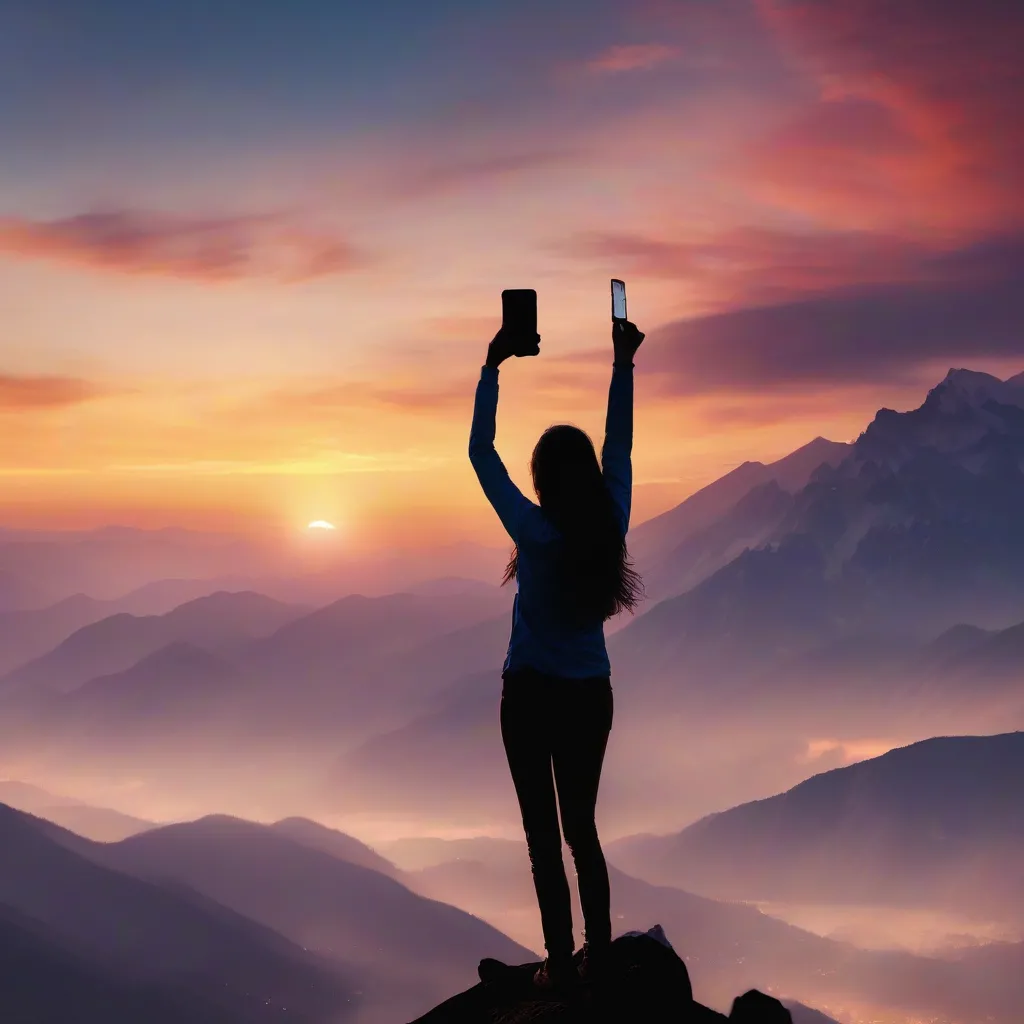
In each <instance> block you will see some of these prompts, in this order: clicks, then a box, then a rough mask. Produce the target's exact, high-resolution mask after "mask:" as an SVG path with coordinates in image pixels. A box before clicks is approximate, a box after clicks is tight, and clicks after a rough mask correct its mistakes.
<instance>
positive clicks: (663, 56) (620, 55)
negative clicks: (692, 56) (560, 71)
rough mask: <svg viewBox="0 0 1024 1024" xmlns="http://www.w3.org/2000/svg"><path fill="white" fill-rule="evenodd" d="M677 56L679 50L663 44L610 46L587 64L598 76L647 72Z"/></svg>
mask: <svg viewBox="0 0 1024 1024" xmlns="http://www.w3.org/2000/svg"><path fill="white" fill-rule="evenodd" d="M678 56H679V49H678V48H677V47H675V46H667V45H665V44H664V43H633V44H630V45H620V46H611V47H609V48H608V49H607V50H605V51H604V52H603V53H600V54H598V55H597V56H596V57H594V58H592V59H591V60H589V61H588V62H587V67H588V69H589V70H591V71H594V72H596V73H598V74H617V73H618V72H621V71H647V70H649V69H650V68H654V67H657V66H658V65H659V64H664V63H666V62H667V61H670V60H674V59H675V58H676V57H678Z"/></svg>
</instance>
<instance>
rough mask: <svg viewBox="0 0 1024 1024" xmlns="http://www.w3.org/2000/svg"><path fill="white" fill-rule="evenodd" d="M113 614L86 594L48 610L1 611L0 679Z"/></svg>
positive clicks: (77, 595)
mask: <svg viewBox="0 0 1024 1024" xmlns="http://www.w3.org/2000/svg"><path fill="white" fill-rule="evenodd" d="M111 611H112V609H110V607H109V606H108V604H107V603H106V602H104V601H96V600H94V599H93V598H91V597H86V595H85V594H76V595H74V596H72V597H68V598H65V599H64V600H63V601H58V602H57V603H56V604H51V605H47V606H46V607H44V608H32V609H27V610H26V609H22V610H18V611H0V677H2V676H3V675H6V674H7V673H8V672H10V671H11V670H12V669H15V668H17V667H18V666H19V665H22V664H24V663H25V662H27V661H31V660H32V659H33V658H37V657H39V656H40V655H43V654H45V653H46V652H47V651H49V650H50V649H51V648H53V647H55V646H56V645H57V644H59V643H60V642H61V641H62V640H65V639H66V638H67V637H69V636H70V635H71V634H72V633H74V632H75V631H76V630H78V629H81V628H82V626H87V625H89V624H90V623H92V622H95V621H96V620H97V619H101V618H103V617H104V616H106V615H109V614H110V612H111Z"/></svg>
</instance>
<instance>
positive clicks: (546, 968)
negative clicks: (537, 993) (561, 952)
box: [533, 956, 579, 992]
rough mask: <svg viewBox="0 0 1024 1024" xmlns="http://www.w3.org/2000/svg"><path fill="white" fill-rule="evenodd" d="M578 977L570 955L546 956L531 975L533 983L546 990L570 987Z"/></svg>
mask: <svg viewBox="0 0 1024 1024" xmlns="http://www.w3.org/2000/svg"><path fill="white" fill-rule="evenodd" d="M578 979H579V975H578V974H577V972H576V967H575V965H574V964H573V962H572V957H571V956H569V957H550V956H549V957H548V958H547V960H545V961H544V963H542V964H541V965H540V967H538V968H537V970H536V971H535V972H534V975H533V983H534V985H536V986H537V988H540V989H544V991H546V992H552V991H558V990H561V989H565V988H568V987H570V986H571V985H572V984H573V982H575V981H577V980H578Z"/></svg>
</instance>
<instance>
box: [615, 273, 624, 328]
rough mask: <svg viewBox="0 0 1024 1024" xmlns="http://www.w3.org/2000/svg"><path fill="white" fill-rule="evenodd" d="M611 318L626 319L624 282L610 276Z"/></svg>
mask: <svg viewBox="0 0 1024 1024" xmlns="http://www.w3.org/2000/svg"><path fill="white" fill-rule="evenodd" d="M612 319H613V320H625V319H626V282H625V281H618V280H616V279H615V278H614V277H613V278H612Z"/></svg>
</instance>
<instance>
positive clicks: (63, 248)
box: [0, 210, 360, 282]
mask: <svg viewBox="0 0 1024 1024" xmlns="http://www.w3.org/2000/svg"><path fill="white" fill-rule="evenodd" d="M0 252H3V253H7V254H9V255H14V256H18V257H22V258H24V259H38V260H50V261H54V262H61V263H70V264H75V265H79V266H84V267H90V268H94V269H97V270H104V271H109V272H112V273H120V274H145V275H158V276H166V277H181V278H188V279H191V280H197V281H210V282H215V281H232V280H238V279H241V278H273V279H277V280H282V281H303V280H309V279H311V278H316V277H323V276H326V275H330V274H338V273H343V272H345V271H347V270H351V269H353V268H354V267H355V266H358V265H359V263H360V257H359V256H358V255H357V254H356V252H355V250H354V249H353V247H352V246H351V245H350V244H348V243H347V242H346V241H345V240H344V239H341V238H339V237H338V236H337V235H335V234H333V233H332V232H330V231H321V230H319V229H317V228H315V227H310V226H308V225H306V224H303V223H298V222H296V221H294V220H293V219H291V218H288V217H285V216H283V215H278V214H262V215H252V216H232V217H187V216H181V215H174V214H164V213H155V212H151V211H141V210H108V211H104V212H95V213H82V214H76V215H73V216H70V217H63V218H57V219H54V220H32V219H29V218H26V217H0Z"/></svg>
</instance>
